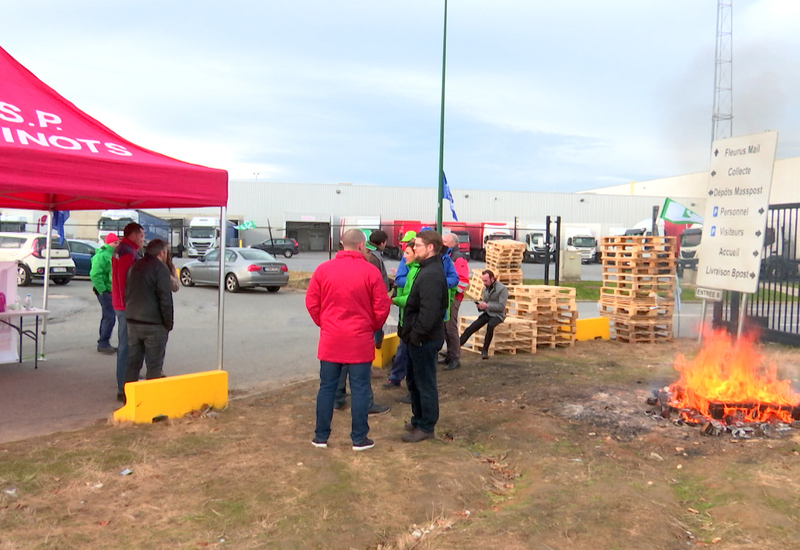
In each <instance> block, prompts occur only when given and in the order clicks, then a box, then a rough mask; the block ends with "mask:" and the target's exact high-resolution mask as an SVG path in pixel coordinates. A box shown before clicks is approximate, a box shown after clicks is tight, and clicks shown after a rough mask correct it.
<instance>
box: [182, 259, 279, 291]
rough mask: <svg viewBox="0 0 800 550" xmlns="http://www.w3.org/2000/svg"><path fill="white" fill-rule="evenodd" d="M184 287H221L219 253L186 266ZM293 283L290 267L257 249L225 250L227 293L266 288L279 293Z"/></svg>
mask: <svg viewBox="0 0 800 550" xmlns="http://www.w3.org/2000/svg"><path fill="white" fill-rule="evenodd" d="M180 279H181V284H182V285H183V286H194V285H195V284H209V285H214V286H217V285H218V283H219V249H214V250H212V251H210V252H209V253H208V254H206V255H205V256H203V257H202V258H200V259H199V260H194V261H191V262H189V263H187V264H186V265H184V266H183V267H182V268H181V270H180ZM288 283H289V269H288V268H287V267H286V264H285V263H283V262H279V261H278V260H276V259H275V257H274V256H273V255H271V254H269V253H267V252H264V251H263V250H259V249H257V248H226V249H225V290H227V291H228V292H238V291H239V289H241V288H252V287H259V286H263V287H266V289H267V290H268V291H270V292H278V290H280V288H281V287H282V286H286V285H287V284H288Z"/></svg>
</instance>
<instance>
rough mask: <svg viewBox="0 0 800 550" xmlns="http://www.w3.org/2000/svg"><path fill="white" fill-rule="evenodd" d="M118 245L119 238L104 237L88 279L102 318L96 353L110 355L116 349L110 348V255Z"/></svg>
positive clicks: (114, 318) (112, 328)
mask: <svg viewBox="0 0 800 550" xmlns="http://www.w3.org/2000/svg"><path fill="white" fill-rule="evenodd" d="M118 245H119V237H117V235H116V234H114V233H109V234H108V235H106V244H105V245H103V246H101V247H100V248H98V249H97V250H96V251H95V253H94V256H92V269H91V271H89V278H90V279H91V280H92V289H93V290H94V293H95V295H96V296H97V301H98V302H100V308H101V309H102V312H103V316H102V317H101V318H100V338H99V339H98V340H97V351H99V352H100V353H105V354H108V355H112V354H114V353H116V352H117V348H115V347H112V346H111V342H110V339H111V333H112V332H114V324H115V323H116V321H117V316H116V314H115V313H114V306H113V305H112V303H111V254H112V253H113V252H114V249H115V248H117V246H118Z"/></svg>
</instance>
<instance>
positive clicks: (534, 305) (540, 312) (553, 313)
mask: <svg viewBox="0 0 800 550" xmlns="http://www.w3.org/2000/svg"><path fill="white" fill-rule="evenodd" d="M506 314H507V315H508V316H509V317H507V319H508V318H516V319H528V320H531V321H536V325H537V335H536V344H537V346H538V347H550V348H555V347H566V346H572V345H574V344H575V333H576V332H577V321H578V308H577V304H576V302H575V289H574V288H570V287H563V286H545V285H511V286H509V287H508V303H507V304H506Z"/></svg>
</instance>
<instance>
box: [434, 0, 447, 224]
mask: <svg viewBox="0 0 800 550" xmlns="http://www.w3.org/2000/svg"><path fill="white" fill-rule="evenodd" d="M446 67H447V0H444V33H443V38H442V109H441V118H440V120H439V200H438V203H437V210H436V230H437V231H438V232H439V233H440V234H441V232H442V201H443V200H444V178H443V177H442V176H443V174H444V90H445V87H444V84H445V74H446V70H445V69H446Z"/></svg>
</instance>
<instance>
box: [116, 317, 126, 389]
mask: <svg viewBox="0 0 800 550" xmlns="http://www.w3.org/2000/svg"><path fill="white" fill-rule="evenodd" d="M116 313H117V340H119V343H118V344H117V346H118V347H117V393H123V392H124V391H125V390H124V388H125V368H126V367H127V366H128V320H127V318H126V317H125V311H117V312H116Z"/></svg>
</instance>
